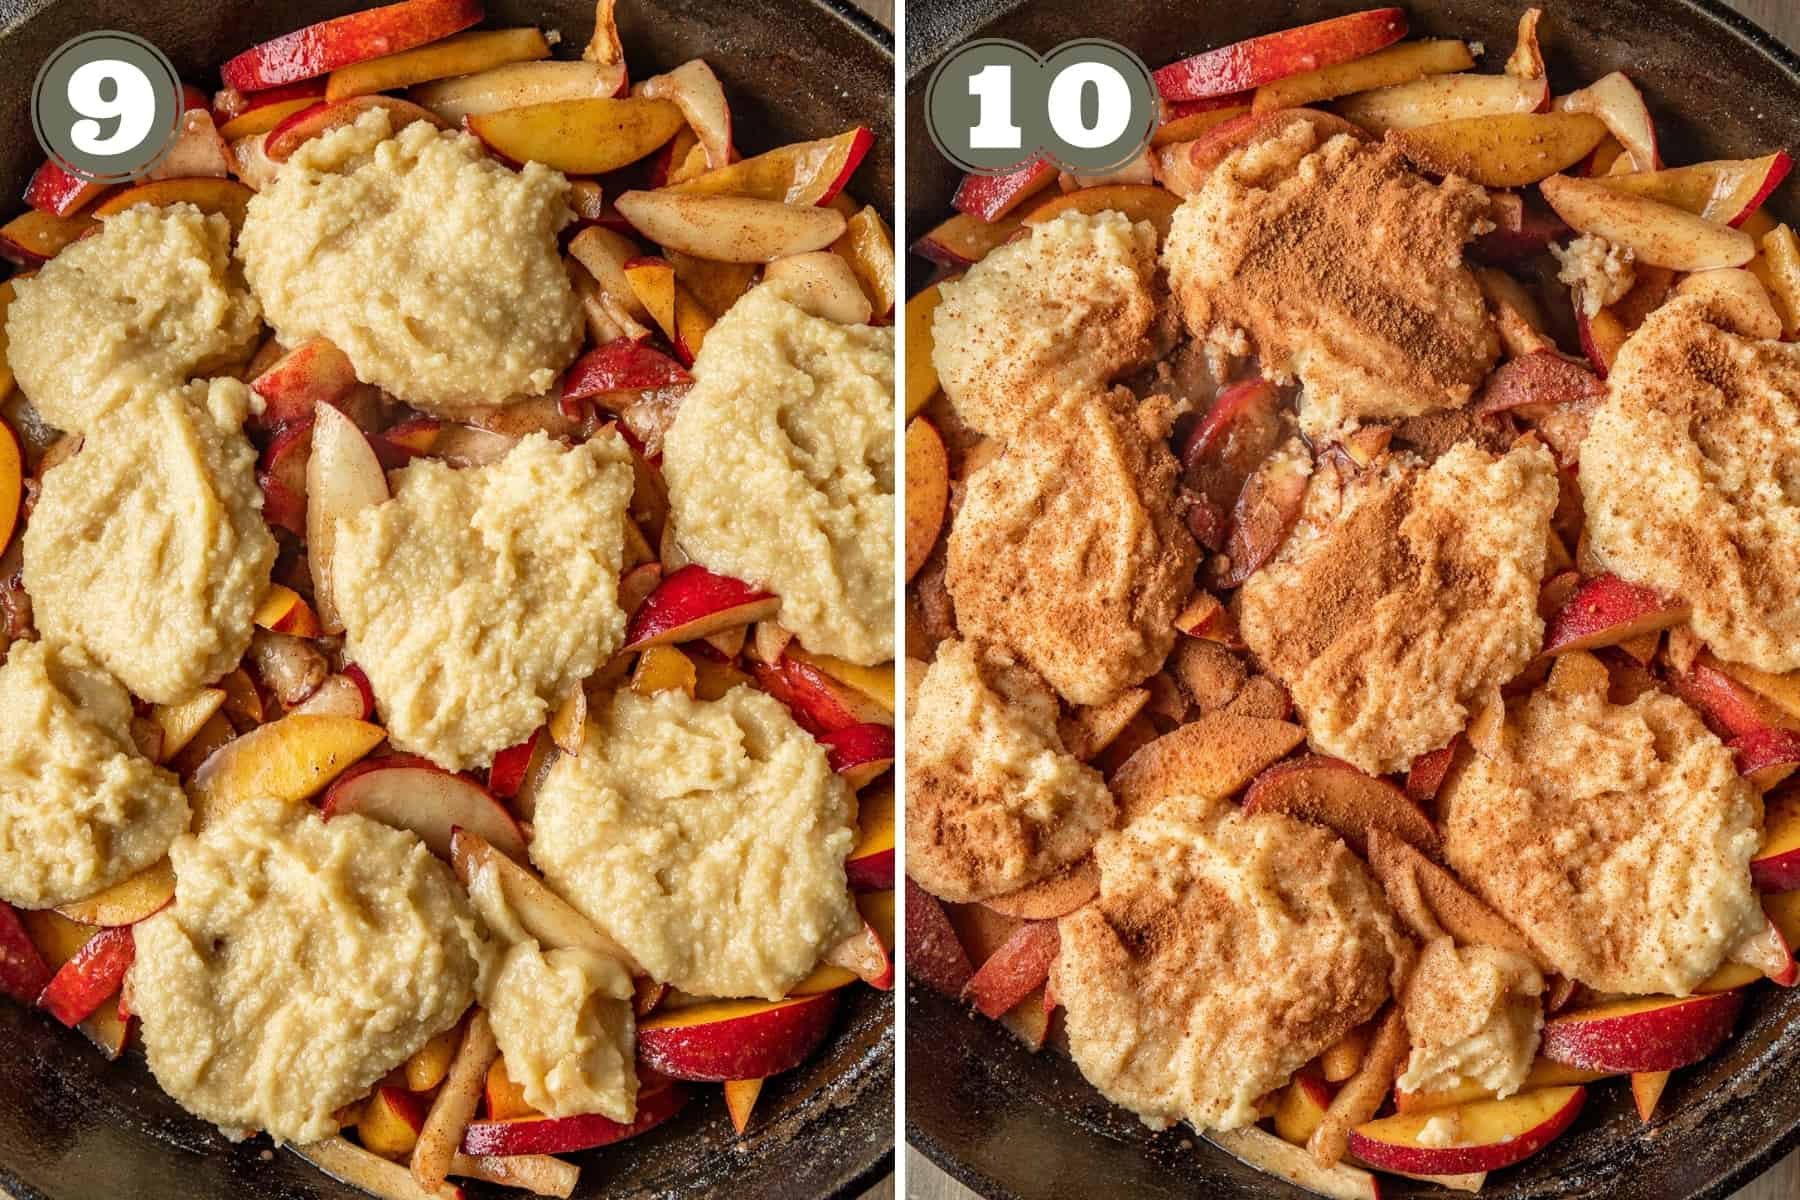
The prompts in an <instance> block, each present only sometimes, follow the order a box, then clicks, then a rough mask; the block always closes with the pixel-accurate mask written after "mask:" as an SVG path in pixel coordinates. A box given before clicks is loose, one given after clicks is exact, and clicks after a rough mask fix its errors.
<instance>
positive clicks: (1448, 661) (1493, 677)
mask: <svg viewBox="0 0 1800 1200" xmlns="http://www.w3.org/2000/svg"><path fill="white" fill-rule="evenodd" d="M1556 495H1557V481H1556V466H1555V463H1554V462H1553V461H1552V460H1551V458H1550V455H1549V453H1548V452H1547V451H1545V450H1544V449H1543V448H1542V447H1536V446H1534V447H1520V448H1519V449H1515V450H1512V451H1509V452H1508V453H1506V454H1503V455H1497V456H1496V455H1492V454H1488V453H1487V452H1486V451H1483V450H1480V449H1478V448H1476V447H1475V446H1474V445H1472V444H1470V443H1467V442H1463V443H1458V444H1457V445H1456V446H1454V447H1452V448H1451V449H1450V451H1449V452H1448V453H1446V454H1444V455H1443V456H1442V457H1441V458H1439V459H1438V460H1437V461H1436V462H1434V463H1432V464H1431V465H1430V466H1429V467H1427V466H1425V465H1424V464H1423V463H1422V462H1420V461H1419V460H1417V459H1415V458H1412V457H1411V456H1408V455H1395V456H1390V457H1387V458H1385V459H1383V460H1381V461H1380V462H1378V463H1376V464H1373V465H1372V466H1371V467H1369V468H1368V469H1366V470H1363V471H1360V472H1359V471H1356V470H1355V469H1354V468H1349V467H1346V466H1344V465H1343V464H1342V463H1341V462H1340V461H1338V460H1336V459H1334V458H1329V457H1328V458H1326V459H1323V460H1321V463H1320V466H1319V469H1318V470H1316V471H1315V472H1314V473H1313V477H1312V479H1311V481H1310V482H1309V483H1308V485H1307V491H1306V500H1305V504H1304V507H1303V508H1302V509H1301V515H1300V520H1299V523H1298V524H1297V525H1296V526H1295V527H1294V531H1293V532H1292V533H1291V534H1289V535H1288V538H1287V541H1286V542H1284V543H1283V544H1282V547H1281V549H1280V551H1278V552H1277V553H1276V555H1275V557H1274V558H1273V559H1271V560H1270V561H1269V562H1268V563H1267V564H1265V565H1264V566H1263V568H1262V569H1261V570H1259V571H1257V572H1256V574H1254V575H1252V576H1251V577H1250V578H1249V580H1248V581H1246V582H1245V584H1244V586H1243V588H1242V589H1241V590H1240V591H1239V593H1238V599H1237V609H1238V621H1239V627H1240V629H1241V631H1242V633H1243V636H1244V641H1245V642H1246V643H1247V644H1248V645H1249V647H1250V649H1251V651H1252V652H1253V653H1254V654H1255V655H1256V656H1257V658H1258V659H1259V660H1260V661H1261V662H1262V664H1263V667H1264V669H1265V670H1267V671H1268V672H1269V673H1270V674H1272V675H1274V676H1275V677H1276V678H1277V679H1279V680H1280V681H1281V682H1282V683H1283V684H1284V685H1286V687H1287V689H1288V690H1289V691H1290V692H1291V693H1292V694H1293V697H1294V706H1295V707H1296V708H1297V709H1298V710H1299V712H1300V714H1301V716H1302V718H1303V723H1304V724H1305V726H1306V733H1307V739H1308V740H1309V741H1310V742H1311V743H1312V745H1313V747H1314V749H1316V750H1319V751H1320V752H1322V753H1325V754H1331V755H1335V756H1336V757H1338V758H1342V759H1344V760H1346V761H1348V762H1351V763H1354V764H1355V765H1356V766H1358V767H1360V768H1362V769H1363V770H1364V771H1367V772H1369V773H1370V774H1385V773H1387V772H1389V771H1400V770H1404V769H1406V767H1407V765H1408V764H1410V763H1411V762H1412V760H1413V759H1414V758H1415V757H1417V756H1418V755H1420V754H1424V753H1426V752H1428V751H1431V750H1435V749H1437V748H1438V747H1440V746H1443V745H1446V744H1447V743H1448V742H1449V741H1450V739H1451V738H1452V737H1454V736H1456V734H1457V733H1459V732H1460V731H1461V730H1462V728H1463V727H1464V726H1465V725H1466V724H1467V723H1468V717H1469V709H1470V705H1471V704H1472V703H1473V702H1475V701H1476V700H1477V699H1479V698H1480V697H1482V696H1484V695H1485V694H1486V692H1487V690H1488V689H1490V688H1493V687H1498V686H1499V685H1500V684H1503V683H1505V682H1506V681H1508V680H1510V679H1512V678H1513V677H1514V676H1515V675H1517V674H1518V673H1519V671H1520V670H1521V669H1523V668H1524V666H1525V664H1526V663H1528V662H1530V661H1531V659H1532V658H1533V656H1535V655H1536V654H1537V652H1538V649H1539V647H1540V646H1541V645H1542V643H1543V634H1544V623H1543V620H1542V619H1541V618H1540V617H1539V616H1538V610H1537V603H1538V584H1539V581H1540V580H1541V579H1542V578H1543V575H1544V569H1545V563H1546V561H1547V559H1546V554H1547V547H1548V539H1549V529H1550V515H1551V513H1552V512H1553V511H1554V510H1555V508H1556Z"/></svg>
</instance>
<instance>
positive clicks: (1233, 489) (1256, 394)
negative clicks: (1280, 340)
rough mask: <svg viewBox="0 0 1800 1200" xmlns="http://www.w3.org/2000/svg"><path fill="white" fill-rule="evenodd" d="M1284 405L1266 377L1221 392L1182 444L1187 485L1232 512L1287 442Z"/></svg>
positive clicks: (1238, 384)
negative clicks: (1283, 441) (1246, 488)
mask: <svg viewBox="0 0 1800 1200" xmlns="http://www.w3.org/2000/svg"><path fill="white" fill-rule="evenodd" d="M1280 403H1281V397H1280V394H1279V393H1278V392H1277V391H1276V388H1275V385H1274V384H1272V383H1270V382H1269V381H1268V380H1266V379H1263V378H1262V377H1261V376H1256V377H1254V378H1250V379H1243V380H1239V381H1238V382H1236V383H1234V384H1231V385H1230V386H1229V387H1226V388H1224V389H1223V390H1221V391H1220V392H1219V394H1218V396H1217V397H1216V398H1215V399H1214V400H1213V405H1212V407H1211V408H1209V409H1207V410H1206V415H1205V416H1203V417H1201V418H1200V420H1199V421H1198V422H1197V423H1196V424H1195V425H1194V429H1193V432H1191V433H1190V434H1188V436H1187V438H1186V440H1185V441H1183V442H1182V444H1181V467H1182V482H1183V483H1185V484H1187V485H1188V486H1189V487H1191V488H1193V489H1194V490H1195V491H1197V492H1199V493H1200V495H1201V496H1203V497H1205V498H1206V500H1208V501H1209V502H1210V503H1211V504H1212V505H1213V506H1214V507H1215V508H1217V509H1218V510H1219V511H1221V512H1224V511H1228V510H1229V509H1230V508H1231V507H1232V505H1233V504H1235V503H1236V502H1237V498H1238V497H1239V496H1240V495H1242V494H1243V491H1244V485H1245V484H1246V483H1247V482H1249V479H1250V477H1251V476H1252V475H1253V474H1255V473H1256V469H1257V467H1258V466H1260V465H1261V464H1262V463H1263V462H1264V460H1266V459H1267V458H1268V457H1269V455H1270V454H1272V453H1274V451H1275V449H1276V447H1278V446H1279V445H1280V444H1281V439H1282V424H1281V414H1280ZM1209 548H1210V549H1214V550H1217V549H1222V548H1223V546H1222V543H1221V544H1220V545H1214V546H1210V547H1209Z"/></svg>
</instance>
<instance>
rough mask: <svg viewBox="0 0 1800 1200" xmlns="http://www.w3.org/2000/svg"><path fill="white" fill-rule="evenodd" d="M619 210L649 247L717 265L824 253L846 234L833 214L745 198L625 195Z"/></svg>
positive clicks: (664, 193) (840, 217)
mask: <svg viewBox="0 0 1800 1200" xmlns="http://www.w3.org/2000/svg"><path fill="white" fill-rule="evenodd" d="M618 209H619V215H620V216H622V217H624V218H625V219H626V220H627V221H629V222H631V225H632V227H633V228H634V229H636V230H637V231H638V232H639V233H641V234H643V235H644V236H645V237H647V238H649V239H650V240H651V241H653V242H656V243H658V244H660V245H663V246H668V247H670V248H672V249H676V250H679V251H681V252H682V253H684V254H692V255H694V256H696V257H698V258H709V259H715V260H717V261H719V262H740V263H754V262H762V263H766V262H770V261H772V260H774V259H777V258H782V257H785V256H787V255H790V254H803V253H805V252H806V251H808V250H823V249H824V248H825V247H827V246H829V245H831V243H832V242H834V241H836V240H837V239H838V237H839V236H841V235H842V234H843V232H844V228H845V221H844V214H843V213H840V212H838V211H836V210H835V209H831V208H823V207H819V206H816V205H812V206H802V205H796V204H786V203H783V202H781V201H778V200H761V199H756V198H753V197H749V196H726V195H689V194H686V193H682V192H676V191H661V192H626V193H625V194H624V195H622V196H620V197H619V199H618Z"/></svg>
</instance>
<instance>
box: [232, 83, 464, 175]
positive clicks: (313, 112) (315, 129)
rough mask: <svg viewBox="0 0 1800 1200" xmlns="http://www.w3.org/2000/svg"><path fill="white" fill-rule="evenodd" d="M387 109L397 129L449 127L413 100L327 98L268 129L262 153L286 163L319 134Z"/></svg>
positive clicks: (392, 98) (377, 97) (361, 97)
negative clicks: (416, 125)
mask: <svg viewBox="0 0 1800 1200" xmlns="http://www.w3.org/2000/svg"><path fill="white" fill-rule="evenodd" d="M377 108H381V109H386V110H387V113H388V116H389V117H390V118H391V119H392V122H393V126H394V129H395V130H396V131H397V130H400V129H404V128H405V127H406V126H408V125H411V124H413V123H414V122H417V121H424V122H425V123H426V124H429V125H434V126H436V127H437V128H439V129H448V128H449V124H448V123H447V122H446V121H445V120H444V119H443V118H442V117H440V116H438V115H437V114H436V113H434V112H432V111H431V110H430V109H428V108H423V107H421V106H420V105H417V104H414V103H413V102H412V101H410V100H400V99H397V98H395V97H393V96H352V97H350V98H349V99H348V100H328V101H325V102H324V103H321V104H315V105H313V106H312V107H310V108H304V109H301V110H300V111H299V112H297V113H295V114H293V115H292V116H290V117H288V118H287V119H286V120H284V121H282V122H281V124H279V125H277V126H275V128H273V129H271V130H270V131H269V134H268V137H267V138H266V139H265V140H264V141H263V154H264V155H265V156H267V158H268V159H269V161H270V162H273V163H284V162H286V161H287V160H288V159H289V158H290V157H292V156H293V153H294V151H296V150H298V149H299V148H300V147H301V146H303V145H305V144H306V143H307V142H310V141H312V140H313V139H314V138H316V137H320V136H322V135H324V134H327V133H330V132H331V131H332V130H334V129H341V128H343V127H344V126H346V125H354V124H356V121H357V119H358V118H359V117H361V116H362V115H363V114H364V113H366V112H369V111H370V110H372V109H377Z"/></svg>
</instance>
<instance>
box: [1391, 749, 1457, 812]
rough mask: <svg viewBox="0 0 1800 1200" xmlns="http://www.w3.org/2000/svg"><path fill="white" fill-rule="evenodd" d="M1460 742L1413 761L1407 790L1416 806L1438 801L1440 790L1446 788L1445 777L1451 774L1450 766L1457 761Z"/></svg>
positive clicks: (1420, 756) (1407, 779)
mask: <svg viewBox="0 0 1800 1200" xmlns="http://www.w3.org/2000/svg"><path fill="white" fill-rule="evenodd" d="M1460 741H1461V739H1460V738H1458V739H1456V740H1453V741H1451V743H1450V744H1449V745H1448V746H1444V747H1442V748H1441V749H1438V750H1433V751H1431V752H1430V753H1427V754H1421V755H1419V757H1417V758H1415V759H1413V761H1412V766H1411V767H1409V768H1407V772H1406V785H1405V790H1406V795H1407V797H1408V798H1409V799H1411V800H1412V802H1413V803H1414V804H1418V805H1426V804H1430V803H1431V802H1432V801H1433V800H1435V799H1437V794H1438V790H1439V789H1440V788H1442V787H1443V786H1444V777H1445V776H1447V775H1449V774H1450V764H1451V763H1452V762H1454V761H1455V760H1456V749H1457V746H1458V745H1459V744H1460Z"/></svg>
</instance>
